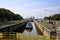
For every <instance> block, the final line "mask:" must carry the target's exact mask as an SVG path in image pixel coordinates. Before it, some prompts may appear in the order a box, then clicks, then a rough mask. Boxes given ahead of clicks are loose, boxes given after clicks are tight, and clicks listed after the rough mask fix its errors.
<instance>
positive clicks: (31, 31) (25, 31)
mask: <svg viewBox="0 0 60 40" xmlns="http://www.w3.org/2000/svg"><path fill="white" fill-rule="evenodd" d="M31 24H32V26H33V29H25V30H24V32H23V33H24V34H37V30H36V27H35V25H34V22H31Z"/></svg>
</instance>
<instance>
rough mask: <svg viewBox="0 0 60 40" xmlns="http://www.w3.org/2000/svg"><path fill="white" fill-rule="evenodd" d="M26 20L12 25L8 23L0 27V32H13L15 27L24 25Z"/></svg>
mask: <svg viewBox="0 0 60 40" xmlns="http://www.w3.org/2000/svg"><path fill="white" fill-rule="evenodd" d="M26 23H27V22H23V23H18V24H14V25H10V26H7V27H5V28H1V29H0V32H13V31H14V30H15V29H18V28H20V27H24V26H25V25H26Z"/></svg>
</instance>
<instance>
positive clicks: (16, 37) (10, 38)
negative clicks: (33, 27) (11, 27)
mask: <svg viewBox="0 0 60 40" xmlns="http://www.w3.org/2000/svg"><path fill="white" fill-rule="evenodd" d="M59 39H60V38H59V37H58V36H51V37H46V36H43V35H37V34H22V33H15V32H13V33H11V32H9V33H0V40H59Z"/></svg>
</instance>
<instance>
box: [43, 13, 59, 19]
mask: <svg viewBox="0 0 60 40" xmlns="http://www.w3.org/2000/svg"><path fill="white" fill-rule="evenodd" d="M44 19H47V20H60V14H59V13H58V14H54V15H51V16H49V17H44Z"/></svg>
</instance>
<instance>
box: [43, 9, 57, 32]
mask: <svg viewBox="0 0 60 40" xmlns="http://www.w3.org/2000/svg"><path fill="white" fill-rule="evenodd" d="M44 11H49V12H51V14H52V13H53V11H52V10H46V9H45V10H44ZM52 19H53V21H54V27H53V28H55V31H56V32H57V30H56V29H57V27H56V22H55V19H54V18H52Z"/></svg>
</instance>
